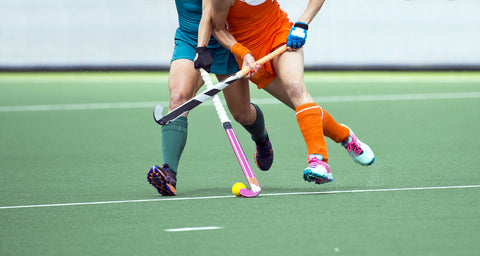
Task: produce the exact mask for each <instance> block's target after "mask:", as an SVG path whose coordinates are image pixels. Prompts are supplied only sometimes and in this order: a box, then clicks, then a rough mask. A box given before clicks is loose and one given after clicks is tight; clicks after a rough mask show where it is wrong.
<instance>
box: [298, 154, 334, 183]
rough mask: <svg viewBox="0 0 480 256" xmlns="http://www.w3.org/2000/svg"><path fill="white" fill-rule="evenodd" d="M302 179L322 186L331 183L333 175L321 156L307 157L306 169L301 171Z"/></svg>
mask: <svg viewBox="0 0 480 256" xmlns="http://www.w3.org/2000/svg"><path fill="white" fill-rule="evenodd" d="M303 179H304V180H305V181H308V182H315V184H323V183H327V182H331V181H333V175H332V172H330V167H329V166H328V164H327V163H325V162H324V161H323V157H322V156H321V155H309V156H308V167H307V168H305V170H304V171H303Z"/></svg>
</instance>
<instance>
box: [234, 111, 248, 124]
mask: <svg viewBox="0 0 480 256" xmlns="http://www.w3.org/2000/svg"><path fill="white" fill-rule="evenodd" d="M230 113H231V114H232V117H233V119H235V121H236V122H237V123H239V124H242V125H249V124H250V123H251V119H252V117H251V114H250V113H248V112H247V111H233V112H230Z"/></svg>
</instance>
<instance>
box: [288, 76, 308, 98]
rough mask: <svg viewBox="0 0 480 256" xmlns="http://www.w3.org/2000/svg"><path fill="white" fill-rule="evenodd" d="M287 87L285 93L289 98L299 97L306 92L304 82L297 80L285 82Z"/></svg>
mask: <svg viewBox="0 0 480 256" xmlns="http://www.w3.org/2000/svg"><path fill="white" fill-rule="evenodd" d="M285 86H286V88H287V93H288V95H289V96H290V98H300V97H303V95H304V94H305V92H306V89H305V84H303V83H302V82H300V81H299V80H289V81H287V82H286V83H285Z"/></svg>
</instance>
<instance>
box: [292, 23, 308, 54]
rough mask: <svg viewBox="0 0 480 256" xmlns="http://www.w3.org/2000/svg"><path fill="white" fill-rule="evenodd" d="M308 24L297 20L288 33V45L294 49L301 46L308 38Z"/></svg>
mask: <svg viewBox="0 0 480 256" xmlns="http://www.w3.org/2000/svg"><path fill="white" fill-rule="evenodd" d="M307 30H308V24H306V23H303V22H296V23H295V25H293V27H292V29H290V34H288V39H287V46H288V47H291V48H293V49H298V48H301V47H302V46H303V45H304V44H305V40H307Z"/></svg>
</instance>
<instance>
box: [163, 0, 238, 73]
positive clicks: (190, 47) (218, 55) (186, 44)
mask: <svg viewBox="0 0 480 256" xmlns="http://www.w3.org/2000/svg"><path fill="white" fill-rule="evenodd" d="M175 5H176V6H177V14H178V24H179V27H178V28H177V31H176V32H175V48H174V50H173V56H172V60H171V61H174V60H177V59H189V60H191V61H193V60H194V58H195V49H196V48H197V41H198V25H199V24H200V20H201V19H202V0H175ZM208 50H209V52H210V54H211V55H212V57H213V65H212V67H211V72H212V73H214V74H221V75H230V74H233V73H235V72H237V71H238V64H237V61H236V60H235V56H233V54H231V53H230V51H228V50H227V49H225V48H223V46H222V45H221V44H220V43H219V42H217V40H216V39H215V38H214V37H213V36H212V37H210V41H209V43H208Z"/></svg>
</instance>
